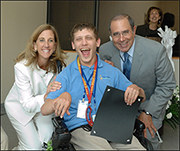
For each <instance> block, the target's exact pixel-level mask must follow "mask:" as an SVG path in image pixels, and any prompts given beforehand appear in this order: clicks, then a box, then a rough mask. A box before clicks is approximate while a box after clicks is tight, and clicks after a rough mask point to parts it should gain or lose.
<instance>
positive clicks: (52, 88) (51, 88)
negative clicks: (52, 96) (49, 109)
mask: <svg viewBox="0 0 180 151" xmlns="http://www.w3.org/2000/svg"><path fill="white" fill-rule="evenodd" d="M55 79H56V76H55V77H54V81H53V82H51V83H50V84H49V85H48V87H47V91H46V94H45V95H44V99H46V98H47V96H48V94H49V92H53V91H56V90H59V89H60V88H61V87H62V86H61V83H60V82H58V81H55Z"/></svg>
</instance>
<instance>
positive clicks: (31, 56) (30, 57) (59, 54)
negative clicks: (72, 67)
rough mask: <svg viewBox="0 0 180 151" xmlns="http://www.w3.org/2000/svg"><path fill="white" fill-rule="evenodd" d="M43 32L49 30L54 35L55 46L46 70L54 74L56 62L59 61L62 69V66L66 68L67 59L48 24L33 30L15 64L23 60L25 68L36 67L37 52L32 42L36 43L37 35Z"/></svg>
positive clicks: (55, 33) (55, 32) (54, 31)
mask: <svg viewBox="0 0 180 151" xmlns="http://www.w3.org/2000/svg"><path fill="white" fill-rule="evenodd" d="M44 30H51V31H52V32H53V33H54V39H55V42H56V45H57V46H56V50H55V52H54V53H53V54H52V55H51V56H50V58H49V64H48V66H47V68H46V70H47V71H52V72H54V73H56V72H57V65H56V61H57V60H60V61H61V64H62V67H63V66H65V67H66V63H65V59H66V58H67V56H66V53H65V52H64V51H63V50H62V49H61V46H60V42H59V37H58V34H57V31H56V29H55V28H54V27H53V26H52V25H49V24H42V25H40V26H39V27H38V28H36V29H35V30H34V32H33V33H32V35H31V37H30V38H29V40H28V42H27V45H26V49H25V50H24V51H23V52H21V53H20V54H19V55H18V57H17V58H16V59H15V62H16V63H17V62H20V61H22V60H23V59H25V60H26V63H25V65H26V66H30V65H35V66H36V67H37V58H38V52H37V51H35V50H34V42H36V40H37V39H38V37H39V35H40V34H41V33H42V32H43V31H44Z"/></svg>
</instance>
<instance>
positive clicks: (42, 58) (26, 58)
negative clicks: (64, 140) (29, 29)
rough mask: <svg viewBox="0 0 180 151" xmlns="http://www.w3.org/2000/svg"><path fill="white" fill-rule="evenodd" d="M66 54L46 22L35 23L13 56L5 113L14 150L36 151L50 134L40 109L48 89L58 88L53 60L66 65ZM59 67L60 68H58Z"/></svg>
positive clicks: (59, 85) (51, 127)
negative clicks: (14, 134) (13, 133)
mask: <svg viewBox="0 0 180 151" xmlns="http://www.w3.org/2000/svg"><path fill="white" fill-rule="evenodd" d="M65 59H66V54H65V52H64V51H63V50H62V49H61V48H60V43H59V38H58V34H57V31H56V29H55V28H54V27H53V26H51V25H48V24H43V25H41V26H39V27H38V28H37V29H35V31H34V32H33V34H32V35H31V37H30V38H29V41H28V43H27V46H26V49H25V50H24V51H23V52H22V53H20V55H19V56H18V57H17V58H16V60H15V62H16V64H15V66H14V71H15V82H14V85H13V86H12V88H11V90H10V92H9V94H8V95H7V97H6V100H5V109H6V112H7V115H8V117H9V119H10V121H11V123H12V125H13V127H14V129H15V130H16V132H17V136H18V140H19V143H18V146H17V147H15V148H14V149H17V150H30V149H35V150H40V149H42V145H43V142H46V143H47V142H48V141H49V140H50V138H51V136H52V132H53V124H52V121H51V117H52V115H50V116H42V114H41V112H40V109H41V106H42V105H43V103H44V99H46V97H47V95H48V93H49V92H51V91H55V90H56V89H59V88H60V87H61V84H60V83H59V82H56V81H54V79H55V76H56V75H57V72H58V71H57V70H58V68H57V64H56V62H57V60H60V62H61V65H62V66H64V67H65V66H66V64H65V61H64V60H65ZM62 66H61V67H62Z"/></svg>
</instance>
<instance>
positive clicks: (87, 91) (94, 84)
mask: <svg viewBox="0 0 180 151" xmlns="http://www.w3.org/2000/svg"><path fill="white" fill-rule="evenodd" d="M97 60H98V59H97V56H96V62H95V65H94V70H93V72H92V74H91V76H92V81H91V85H90V91H89V90H88V81H89V80H87V79H86V77H85V76H83V75H84V74H83V70H82V68H81V65H80V61H79V57H78V58H77V64H78V69H79V72H80V74H81V77H82V81H83V84H84V91H85V93H86V95H87V98H88V101H87V106H86V109H85V118H86V120H87V122H88V124H89V125H90V126H93V120H92V117H91V113H92V108H91V98H92V95H93V91H94V92H96V91H95V89H94V88H96V80H97V77H96V76H97V70H98V67H97V65H98V63H97V62H98V61H97ZM91 76H90V77H91ZM85 93H84V94H85ZM94 96H95V94H94ZM83 98H85V97H83ZM94 101H95V99H94ZM94 104H96V102H94ZM85 105H86V103H84V102H83V101H82V102H79V104H78V113H79V111H82V112H83V113H84V108H85ZM88 105H89V106H88ZM80 107H81V108H82V109H79V108H80ZM88 110H89V116H88ZM78 113H77V114H78ZM78 116H80V117H84V115H83V114H78V115H77V117H78ZM93 118H95V116H94V117H93Z"/></svg>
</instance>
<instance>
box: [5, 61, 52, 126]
mask: <svg viewBox="0 0 180 151" xmlns="http://www.w3.org/2000/svg"><path fill="white" fill-rule="evenodd" d="M23 63H24V61H21V62H19V63H16V64H15V65H14V71H15V82H14V85H13V86H12V88H11V90H10V91H9V94H8V95H7V97H6V99H5V109H6V112H7V113H8V114H10V115H11V116H13V117H14V118H15V119H16V120H17V121H18V122H20V123H21V124H23V125H26V124H27V123H28V122H29V121H30V120H31V119H32V118H33V117H34V115H35V114H36V113H37V112H40V111H41V106H42V105H43V103H44V95H45V93H46V90H47V86H48V84H49V83H50V82H51V81H53V79H54V76H55V75H56V74H53V73H52V72H48V73H46V71H45V70H42V69H40V68H39V67H38V69H37V68H35V67H33V68H31V67H30V66H28V67H27V66H25V65H24V64H23Z"/></svg>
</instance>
